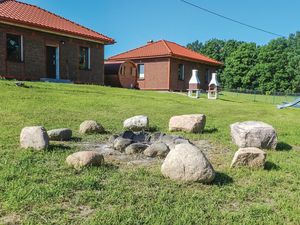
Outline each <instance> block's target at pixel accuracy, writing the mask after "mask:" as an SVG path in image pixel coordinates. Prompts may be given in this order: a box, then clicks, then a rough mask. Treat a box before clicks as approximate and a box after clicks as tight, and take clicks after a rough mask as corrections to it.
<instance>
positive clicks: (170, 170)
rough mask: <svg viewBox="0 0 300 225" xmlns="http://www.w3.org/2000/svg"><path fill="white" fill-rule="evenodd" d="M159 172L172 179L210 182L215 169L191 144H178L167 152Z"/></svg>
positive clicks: (213, 176)
mask: <svg viewBox="0 0 300 225" xmlns="http://www.w3.org/2000/svg"><path fill="white" fill-rule="evenodd" d="M161 172H162V174H163V175H164V176H165V177H168V178H170V179H172V180H178V181H185V182H191V181H193V182H200V183H210V182H212V181H213V180H214V178H215V171H214V169H213V167H212V165H211V164H210V162H209V161H208V160H207V158H206V157H205V155H204V154H203V153H202V152H201V150H200V149H198V148H197V147H196V146H194V145H192V144H179V145H176V146H175V148H174V149H173V150H171V151H170V152H169V154H168V155H167V157H166V159H165V161H164V162H163V165H162V167H161Z"/></svg>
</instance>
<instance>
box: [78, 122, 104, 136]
mask: <svg viewBox="0 0 300 225" xmlns="http://www.w3.org/2000/svg"><path fill="white" fill-rule="evenodd" d="M79 132H80V133H82V134H94V133H104V132H105V130H104V128H103V127H102V125H101V124H99V123H97V122H96V121H94V120H86V121H84V122H83V123H81V124H80V127H79Z"/></svg>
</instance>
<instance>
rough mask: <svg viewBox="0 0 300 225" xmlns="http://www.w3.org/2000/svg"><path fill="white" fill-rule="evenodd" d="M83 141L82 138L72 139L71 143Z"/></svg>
mask: <svg viewBox="0 0 300 225" xmlns="http://www.w3.org/2000/svg"><path fill="white" fill-rule="evenodd" d="M81 140H82V138H80V137H72V138H71V140H70V141H71V142H81Z"/></svg>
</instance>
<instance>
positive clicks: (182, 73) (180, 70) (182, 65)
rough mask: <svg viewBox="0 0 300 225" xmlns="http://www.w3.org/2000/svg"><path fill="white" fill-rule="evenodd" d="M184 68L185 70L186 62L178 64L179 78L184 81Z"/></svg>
mask: <svg viewBox="0 0 300 225" xmlns="http://www.w3.org/2000/svg"><path fill="white" fill-rule="evenodd" d="M184 70H185V68H184V64H183V63H180V64H178V80H181V81H184V79H185V74H184V72H185V71H184Z"/></svg>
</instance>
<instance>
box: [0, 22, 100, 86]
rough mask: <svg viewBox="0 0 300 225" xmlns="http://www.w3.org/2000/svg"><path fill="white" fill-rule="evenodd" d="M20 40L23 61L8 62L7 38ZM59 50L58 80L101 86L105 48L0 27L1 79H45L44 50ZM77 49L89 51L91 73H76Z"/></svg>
mask: <svg viewBox="0 0 300 225" xmlns="http://www.w3.org/2000/svg"><path fill="white" fill-rule="evenodd" d="M7 34H17V35H22V36H23V49H24V61H23V62H10V61H8V60H7V59H6V55H7V53H6V35H7ZM48 45H50V46H55V47H59V71H60V72H59V76H60V79H65V80H71V81H73V82H75V83H90V84H100V85H102V84H104V45H103V44H98V43H96V42H91V41H85V40H80V39H76V38H71V37H64V36H60V35H55V34H49V33H45V32H40V31H36V30H30V29H25V28H20V27H16V26H11V25H6V24H0V76H7V77H10V78H15V79H18V80H33V81H36V80H40V79H41V78H47V75H46V74H47V72H46V46H48ZM80 47H87V48H90V69H89V70H81V69H79V49H80Z"/></svg>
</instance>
